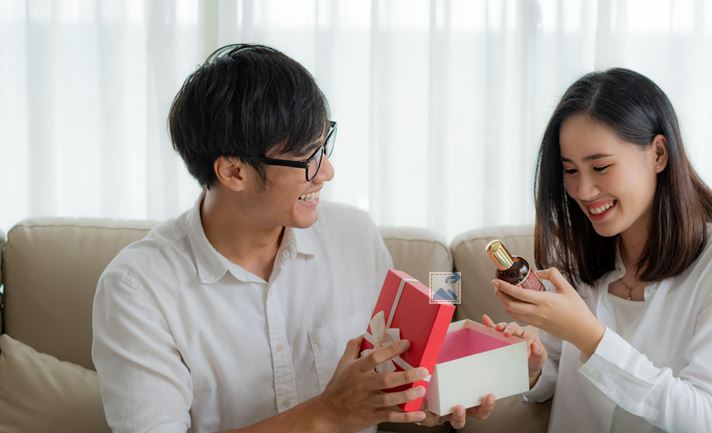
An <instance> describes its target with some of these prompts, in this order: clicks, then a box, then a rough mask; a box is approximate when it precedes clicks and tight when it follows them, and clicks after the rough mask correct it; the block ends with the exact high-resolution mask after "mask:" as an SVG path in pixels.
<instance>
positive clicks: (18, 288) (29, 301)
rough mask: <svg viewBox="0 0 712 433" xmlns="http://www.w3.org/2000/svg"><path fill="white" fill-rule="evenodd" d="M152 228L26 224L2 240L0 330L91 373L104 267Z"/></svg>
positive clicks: (61, 221) (70, 221)
mask: <svg viewBox="0 0 712 433" xmlns="http://www.w3.org/2000/svg"><path fill="white" fill-rule="evenodd" d="M154 224H155V223H152V222H149V221H113V220H104V219H101V220H100V219H74V218H45V219H28V220H24V221H22V222H20V223H19V224H17V225H15V226H14V227H13V228H12V229H10V231H9V232H8V234H7V245H6V247H5V251H4V253H3V256H4V257H3V261H4V270H5V271H4V273H3V282H4V286H5V310H4V316H5V317H4V319H5V329H4V331H5V332H7V333H8V334H9V335H10V336H12V337H13V338H15V339H17V340H19V341H22V342H23V343H25V344H27V345H29V346H30V347H32V348H34V349H35V350H37V351H38V352H42V353H47V354H50V355H53V356H56V357H57V358H59V359H61V360H64V361H69V362H73V363H75V364H79V365H82V366H84V367H87V368H93V364H92V361H91V332H92V331H91V310H92V301H93V297H94V290H95V289H96V283H97V280H98V279H99V276H100V275H101V273H102V271H103V270H104V268H105V267H106V265H107V264H108V263H109V262H110V261H111V259H112V258H113V257H114V256H115V255H116V254H117V253H118V252H119V251H120V250H121V249H122V248H123V247H125V246H126V245H128V244H129V243H131V242H133V241H135V240H138V239H140V238H142V237H144V236H145V235H146V233H147V232H148V230H149V229H150V227H152V226H153V225H154Z"/></svg>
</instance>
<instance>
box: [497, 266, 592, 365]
mask: <svg viewBox="0 0 712 433" xmlns="http://www.w3.org/2000/svg"><path fill="white" fill-rule="evenodd" d="M536 275H537V277H539V278H540V279H543V280H548V281H549V282H551V283H552V284H553V286H554V288H555V289H556V291H555V292H538V291H534V290H529V289H523V288H521V287H518V286H514V285H512V284H509V283H507V282H506V281H502V280H497V279H496V280H493V281H492V286H493V287H494V288H495V289H496V293H495V296H496V297H497V300H499V302H500V303H501V304H502V306H504V309H505V310H506V311H507V313H509V314H510V315H511V316H512V317H513V318H514V319H515V320H518V321H521V322H525V323H528V324H530V325H533V326H536V327H537V328H539V329H543V330H544V331H546V332H548V333H549V334H551V335H554V336H556V337H559V338H561V339H563V340H566V341H569V342H571V343H572V344H574V345H575V346H576V347H578V348H579V350H580V351H581V353H582V354H583V355H584V356H585V357H587V358H588V357H589V356H591V354H593V352H595V351H596V347H597V346H598V343H599V342H600V341H601V338H602V337H603V333H604V331H605V326H603V324H602V323H601V322H600V321H599V320H598V319H597V318H596V316H594V315H593V313H592V312H591V310H589V309H588V306H587V305H586V303H585V302H584V301H583V299H581V297H580V296H579V295H578V293H576V290H574V288H573V287H572V286H571V284H569V282H568V281H566V279H565V278H564V276H563V275H561V272H559V270H558V269H556V268H549V269H546V270H543V271H537V272H536Z"/></svg>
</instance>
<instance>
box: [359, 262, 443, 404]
mask: <svg viewBox="0 0 712 433" xmlns="http://www.w3.org/2000/svg"><path fill="white" fill-rule="evenodd" d="M454 313H455V306H454V305H452V304H447V303H431V300H430V291H429V290H428V287H427V286H425V285H424V284H423V283H421V282H420V281H418V280H416V279H415V278H413V277H411V276H410V275H408V274H407V273H405V272H402V271H397V270H395V269H389V270H388V273H387V274H386V279H385V280H384V281H383V287H382V288H381V294H380V296H379V297H378V302H376V308H374V310H373V315H372V316H371V322H370V323H369V325H368V330H367V332H366V334H364V339H363V343H362V344H361V356H365V355H368V354H369V353H370V352H371V351H373V350H374V349H377V348H380V347H382V346H383V345H385V344H387V343H390V342H392V341H398V340H401V339H405V340H409V341H410V347H409V348H408V350H406V351H405V352H404V353H402V354H401V355H400V356H398V357H395V358H393V359H392V360H390V361H386V362H384V363H382V364H380V365H379V366H378V367H377V368H376V370H377V371H378V372H380V373H387V372H393V371H405V370H409V369H411V368H417V367H425V368H427V369H428V372H429V373H430V374H432V372H433V368H434V367H435V363H436V362H437V359H438V355H439V353H440V347H441V346H442V344H443V341H444V340H445V334H447V330H448V326H449V325H450V321H451V320H452V316H453V314H454ZM429 381H430V376H428V378H426V379H425V380H422V381H419V382H414V383H411V384H407V385H403V386H400V387H397V388H391V389H388V390H384V391H388V392H394V391H402V390H405V389H409V388H412V387H415V386H422V387H424V388H425V389H427V386H428V382H429ZM422 402H423V397H421V398H418V399H416V400H413V401H409V402H406V403H403V404H401V405H399V406H400V408H401V409H403V410H404V411H406V412H412V411H416V410H420V406H421V403H422Z"/></svg>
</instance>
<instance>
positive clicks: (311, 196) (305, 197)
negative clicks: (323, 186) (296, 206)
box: [299, 191, 319, 201]
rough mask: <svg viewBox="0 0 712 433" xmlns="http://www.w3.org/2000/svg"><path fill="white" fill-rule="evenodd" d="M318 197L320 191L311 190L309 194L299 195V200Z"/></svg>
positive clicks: (309, 199)
mask: <svg viewBox="0 0 712 433" xmlns="http://www.w3.org/2000/svg"><path fill="white" fill-rule="evenodd" d="M316 198H319V191H315V192H310V193H308V194H302V195H300V196H299V200H304V201H312V200H314V199H316Z"/></svg>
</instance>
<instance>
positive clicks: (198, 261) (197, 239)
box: [186, 192, 316, 284]
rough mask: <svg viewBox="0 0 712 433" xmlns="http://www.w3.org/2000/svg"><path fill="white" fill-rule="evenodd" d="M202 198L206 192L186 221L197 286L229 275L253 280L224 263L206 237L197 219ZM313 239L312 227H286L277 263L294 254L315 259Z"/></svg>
mask: <svg viewBox="0 0 712 433" xmlns="http://www.w3.org/2000/svg"><path fill="white" fill-rule="evenodd" d="M204 198H205V192H203V193H201V194H200V197H198V199H197V200H196V202H195V205H194V206H193V208H192V209H191V210H190V211H188V215H187V218H186V226H187V227H186V229H187V232H188V239H189V242H190V246H191V248H192V250H193V254H194V257H195V265H196V269H197V272H198V278H199V279H200V282H201V283H203V284H210V283H214V282H216V281H218V280H220V279H222V277H223V276H225V273H226V272H228V271H230V273H231V274H232V275H233V276H234V277H235V278H237V279H238V280H245V281H246V280H252V279H253V278H250V275H251V274H250V273H249V272H247V271H245V270H244V269H243V268H242V267H241V266H239V265H237V264H235V263H232V262H230V261H229V260H228V259H226V258H225V257H224V256H223V255H222V254H220V253H219V252H218V251H217V250H216V249H215V247H213V245H212V244H211V243H210V241H209V240H208V238H207V236H205V231H204V230H203V223H202V219H201V217H200V208H201V206H202V204H203V199H204ZM315 237H316V234H315V233H314V226H312V227H308V228H306V229H299V228H291V227H287V228H286V229H285V231H284V236H283V237H282V243H281V245H280V247H279V249H278V250H277V261H280V260H281V259H282V256H284V258H287V257H289V258H292V257H294V256H295V255H296V254H302V255H305V256H309V257H312V256H314V252H315V250H316V238H315Z"/></svg>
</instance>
